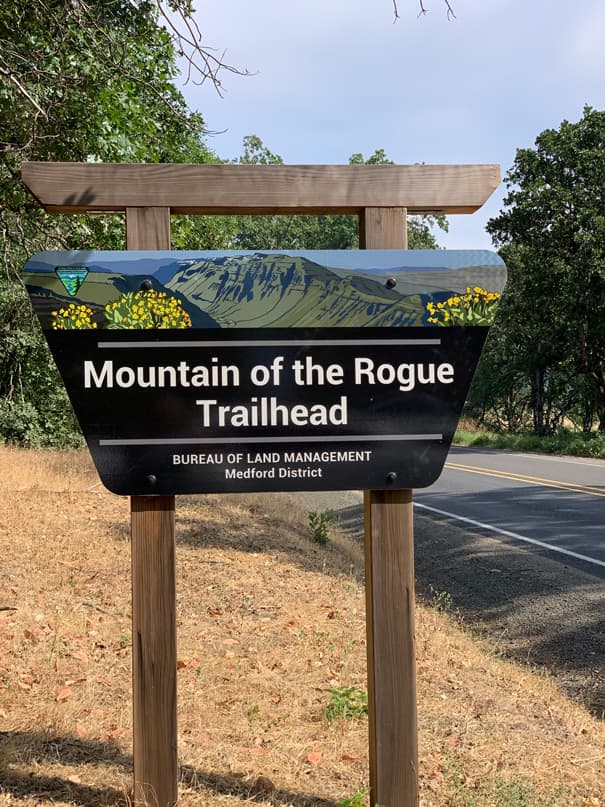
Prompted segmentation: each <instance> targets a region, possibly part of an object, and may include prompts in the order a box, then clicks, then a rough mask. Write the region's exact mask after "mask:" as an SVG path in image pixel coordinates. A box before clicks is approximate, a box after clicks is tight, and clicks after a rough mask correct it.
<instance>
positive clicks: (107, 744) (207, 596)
mask: <svg viewBox="0 0 605 807" xmlns="http://www.w3.org/2000/svg"><path fill="white" fill-rule="evenodd" d="M0 484H1V487H2V492H3V495H2V497H1V499H0V558H1V560H0V606H1V608H2V611H0V805H1V806H2V807H5V805H6V806H7V807H8V805H10V806H11V807H14V806H15V805H21V807H33V805H50V804H54V805H60V806H61V807H75V806H76V805H78V806H79V805H103V804H106V805H120V807H122V806H124V807H125V806H126V805H127V804H128V803H129V799H130V795H131V778H132V739H131V738H132V715H131V662H130V643H131V623H130V617H131V614H130V542H129V519H128V512H129V509H128V500H127V499H124V498H120V497H117V496H113V495H112V494H109V493H108V492H106V491H104V490H103V488H102V487H101V486H100V484H99V483H98V480H97V478H96V474H95V473H94V471H93V470H92V469H91V467H90V464H89V461H88V458H87V456H86V455H85V454H83V453H81V452H62V453H52V454H51V453H50V452H49V453H45V452H32V451H19V450H16V449H8V448H0ZM429 532H430V534H431V535H433V536H435V535H436V532H435V530H434V529H430V530H429ZM494 568H495V567H494ZM436 582H438V581H436ZM436 590H437V589H436ZM442 590H445V589H439V590H438V593H439V591H442ZM444 604H447V603H446V601H445V600H444V598H443V597H440V596H437V597H435V596H433V601H432V603H429V601H428V600H427V604H420V606H419V608H418V614H417V636H416V639H417V670H418V711H419V737H420V752H419V763H420V770H419V778H420V797H421V802H420V803H421V805H422V807H486V806H487V807H511V805H514V807H603V803H604V802H603V799H604V792H603V782H604V781H605V726H604V725H603V723H602V722H601V721H599V720H597V719H596V718H595V717H594V715H591V714H590V712H589V711H588V710H587V709H585V708H584V707H583V706H582V705H581V704H579V703H576V702H573V701H572V700H570V699H569V698H568V697H566V695H565V693H564V692H563V691H562V690H561V688H560V687H559V686H557V683H556V681H553V680H552V679H551V677H550V676H548V675H546V674H545V673H543V672H541V673H539V674H537V673H536V672H535V671H532V670H531V669H529V668H528V667H527V666H526V665H519V664H515V663H511V662H510V661H507V660H506V659H504V658H502V654H501V653H500V652H499V649H498V646H497V645H494V644H489V643H486V642H478V641H477V640H476V639H475V638H474V637H473V635H472V634H471V632H469V631H467V630H465V629H464V625H461V624H460V619H459V618H458V616H457V615H456V613H455V609H454V611H453V612H452V613H449V614H448V613H442V612H441V610H440V608H441V606H442V605H444ZM450 610H451V609H450ZM177 621H178V721H179V736H178V753H179V761H180V765H181V769H180V770H181V780H180V788H179V804H181V805H184V807H188V805H192V806H193V805H196V807H198V806H199V805H203V806H204V807H219V805H220V806H221V807H222V806H223V805H225V806H226V807H235V806H236V805H243V804H247V803H250V802H254V803H256V804H258V805H262V807H288V806H290V807H312V806H313V805H317V807H357V805H361V804H363V803H364V797H363V792H364V789H366V788H367V786H368V759H367V718H366V716H365V715H364V714H363V713H352V712H351V711H349V712H340V713H337V714H335V715H331V716H328V715H329V714H330V709H329V708H328V707H330V706H331V705H333V704H334V701H335V700H337V701H338V700H340V701H342V700H343V698H344V699H345V700H346V697H345V695H344V694H343V693H345V692H347V691H349V692H353V693H363V691H365V690H366V686H367V685H366V671H365V613H364V586H363V560H362V556H361V547H360V545H359V543H358V541H355V540H352V539H351V538H350V537H349V536H348V535H347V529H346V523H344V522H343V531H342V532H338V531H334V532H333V533H332V534H331V536H330V541H329V543H328V544H327V545H325V546H323V545H318V544H316V543H314V542H313V541H312V537H311V533H310V530H309V527H308V521H307V512H306V510H305V509H304V508H300V507H294V506H293V505H292V504H290V505H289V506H285V503H284V499H283V498H282V497H280V496H256V497H245V496H243V497H229V496H222V497H221V496H199V497H179V499H178V500H177ZM365 801H366V803H367V800H365Z"/></svg>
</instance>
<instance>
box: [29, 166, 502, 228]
mask: <svg viewBox="0 0 605 807" xmlns="http://www.w3.org/2000/svg"><path fill="white" fill-rule="evenodd" d="M21 175H22V178H23V182H24V183H25V185H26V186H27V187H28V188H29V190H30V191H31V192H32V194H33V195H34V196H35V197H36V198H37V199H38V201H39V202H40V204H41V205H42V206H43V207H44V208H45V209H46V210H47V211H49V212H52V213H84V212H87V211H122V212H123V211H125V210H126V208H128V207H148V208H149V207H164V208H168V209H169V210H170V212H171V213H177V214H178V213H185V214H205V215H209V214H227V215H235V214H255V215H263V214H276V213H282V214H302V213H309V214H320V213H361V211H362V210H363V209H365V208H388V207H399V208H407V210H408V212H409V213H446V214H450V213H472V212H474V211H475V210H477V209H478V208H480V207H481V206H482V205H483V204H484V202H485V201H486V199H488V198H489V196H490V195H491V194H492V193H493V191H494V190H495V189H496V188H497V186H498V184H499V182H500V167H499V166H498V165H182V164H161V163H153V164H151V163H146V164H134V165H133V164H128V163H53V162H47V163H44V162H26V163H23V166H22V170H21Z"/></svg>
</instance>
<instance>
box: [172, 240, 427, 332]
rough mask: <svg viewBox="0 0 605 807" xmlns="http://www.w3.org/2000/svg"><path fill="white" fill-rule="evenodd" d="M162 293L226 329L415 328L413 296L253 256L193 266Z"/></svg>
mask: <svg viewBox="0 0 605 807" xmlns="http://www.w3.org/2000/svg"><path fill="white" fill-rule="evenodd" d="M166 286H167V287H168V288H169V289H170V290H171V291H172V292H173V293H177V294H178V296H179V297H182V298H184V299H186V300H187V301H188V302H189V303H191V304H193V305H195V306H196V307H197V308H198V309H199V310H200V311H203V312H205V313H206V314H208V315H209V316H210V317H211V318H212V319H213V320H215V321H216V322H217V323H218V325H219V326H220V327H222V328H226V327H260V328H266V327H271V326H275V327H278V326H279V327H313V326H319V325H321V326H322V327H339V326H346V325H354V326H356V327H364V326H368V325H372V326H400V325H420V324H422V319H423V317H424V313H425V312H424V303H423V300H422V297H421V295H419V294H415V295H409V296H406V297H402V295H401V294H400V293H399V292H398V291H397V290H396V289H389V288H387V287H386V286H385V284H384V281H382V282H381V281H380V280H374V279H372V278H367V277H363V276H361V275H357V274H348V275H346V276H344V277H343V276H340V275H339V274H336V273H335V272H333V271H331V270H330V269H326V268H324V267H323V266H320V265H319V264H316V263H314V262H313V261H310V260H308V259H307V258H304V257H291V256H288V255H263V254H260V253H259V254H253V255H245V256H226V257H221V258H216V259H209V260H201V261H199V262H197V263H194V264H192V265H191V266H190V267H187V268H185V269H182V270H180V271H179V272H177V273H176V274H175V275H174V276H173V277H172V278H171V279H170V280H169V281H167V282H166Z"/></svg>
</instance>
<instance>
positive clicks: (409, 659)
mask: <svg viewBox="0 0 605 807" xmlns="http://www.w3.org/2000/svg"><path fill="white" fill-rule="evenodd" d="M360 241H361V246H362V248H364V249H407V211H406V209H405V208H366V209H364V210H363V211H362V213H361V217H360ZM364 506H365V556H366V563H365V573H366V631H367V654H368V717H369V721H368V722H369V734H370V738H369V740H370V742H369V755H370V804H371V805H374V804H379V805H381V807H417V805H418V729H417V719H416V653H415V638H414V531H413V504H412V491H411V490H394V491H373V490H370V491H365V500H364Z"/></svg>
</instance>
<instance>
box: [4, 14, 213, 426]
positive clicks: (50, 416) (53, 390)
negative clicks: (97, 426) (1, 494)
mask: <svg viewBox="0 0 605 807" xmlns="http://www.w3.org/2000/svg"><path fill="white" fill-rule="evenodd" d="M172 6H173V7H174V8H175V10H178V9H181V11H183V13H186V10H187V7H188V6H187V5H185V0H182V1H181V0H175V2H173V3H172ZM176 73H177V66H176V50H175V43H174V41H173V39H172V38H171V36H170V34H169V33H168V32H167V31H166V30H165V28H164V27H163V26H162V25H161V24H160V10H159V8H158V6H157V5H155V3H153V2H147V0H113V2H111V3H107V2H104V0H90V2H88V3H84V2H83V0H57V1H56V2H52V3H45V2H43V0H27V2H25V0H15V2H14V3H10V4H6V3H5V4H2V5H1V7H0V119H1V120H2V129H1V132H0V251H1V253H0V254H1V255H2V269H1V270H0V335H1V339H0V434H2V435H3V436H4V437H5V438H9V439H12V438H14V439H18V440H24V441H26V442H36V441H37V440H41V441H42V442H45V441H47V442H51V441H53V440H55V439H56V440H57V441H59V442H65V440H66V439H67V438H66V435H70V434H72V435H75V434H77V432H75V431H74V427H73V421H72V419H71V414H70V408H69V405H68V403H67V400H66V398H65V395H64V393H63V388H62V385H61V384H60V382H59V380H58V376H57V374H56V371H55V370H54V368H53V365H52V362H51V361H50V358H49V354H48V351H47V348H46V343H45V340H44V339H43V337H42V335H41V333H40V330H39V328H38V324H37V322H36V321H35V317H34V316H33V313H32V311H31V306H30V304H29V300H28V299H27V295H26V294H25V291H24V289H23V286H22V284H21V282H20V272H21V269H22V267H23V265H24V264H25V262H26V260H27V258H28V257H29V256H30V255H32V254H33V253H35V252H38V251H42V250H45V249H58V248H59V249H61V248H62V249H82V248H87V247H90V246H91V245H94V246H95V248H98V249H102V248H105V249H111V248H121V247H122V246H123V243H124V225H123V221H121V220H120V219H118V218H117V217H111V216H91V217H81V216H74V217H68V216H47V215H45V214H44V212H43V211H42V210H41V209H40V207H39V205H38V204H37V203H36V202H35V200H34V199H32V198H31V196H30V195H29V193H28V192H27V191H26V189H25V188H24V187H23V185H22V184H21V180H20V166H21V162H22V161H23V160H67V161H70V160H73V161H86V160H103V161H118V162H119V161H141V162H161V161H170V162H179V161H191V162H207V161H210V160H215V159H216V157H215V155H213V154H212V152H210V150H209V149H208V148H207V146H206V145H205V142H204V137H203V136H204V125H203V120H202V118H201V117H200V116H199V115H196V114H191V113H190V112H189V111H188V110H187V106H186V104H185V100H184V98H183V97H182V95H181V94H180V93H179V92H178V91H177V90H176V88H175V86H174V85H173V83H172V79H173V78H174V77H175V76H176ZM217 226H218V225H217V223H215V222H213V223H212V225H209V224H208V223H207V221H206V222H204V221H197V222H196V223H195V224H191V223H190V222H187V221H184V222H183V223H182V224H181V225H179V226H177V228H176V229H175V236H176V239H177V242H178V239H179V237H183V239H185V240H186V239H187V238H188V237H189V236H190V235H191V233H192V231H193V230H194V229H195V231H196V235H197V236H198V239H197V240H198V243H199V242H200V240H202V239H201V238H200V233H201V235H202V236H207V241H211V242H212V240H213V239H214V242H213V243H211V244H209V245H214V244H215V243H216V242H217V241H221V243H220V244H219V246H222V245H223V243H224V240H226V239H223V240H221V239H222V236H223V233H221V232H220V231H217V230H216V228H217ZM204 229H205V232H204Z"/></svg>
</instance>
